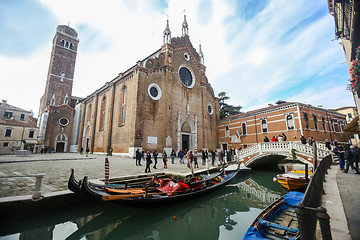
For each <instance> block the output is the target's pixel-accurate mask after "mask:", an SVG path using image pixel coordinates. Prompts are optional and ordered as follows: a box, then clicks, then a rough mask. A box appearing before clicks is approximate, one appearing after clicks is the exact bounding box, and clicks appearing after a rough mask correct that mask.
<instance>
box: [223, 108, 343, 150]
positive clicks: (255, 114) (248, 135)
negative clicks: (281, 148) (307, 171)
mask: <svg viewBox="0 0 360 240" xmlns="http://www.w3.org/2000/svg"><path fill="white" fill-rule="evenodd" d="M345 125H346V115H344V114H341V113H338V112H336V111H334V110H327V109H324V108H320V107H314V106H311V105H308V104H302V103H298V102H285V101H278V102H277V103H276V104H275V105H272V104H269V106H268V107H265V108H260V109H256V110H253V111H249V112H245V113H240V114H236V115H233V116H229V117H226V118H224V119H222V120H221V121H220V125H219V141H220V145H221V148H222V149H229V148H239V147H241V148H244V147H247V146H250V145H253V144H256V143H259V142H264V138H265V136H267V137H268V139H269V141H270V142H271V139H272V137H273V136H275V137H278V136H279V135H282V133H284V134H285V136H286V141H297V142H299V141H300V137H301V135H303V136H304V137H305V138H306V139H308V138H309V137H310V136H311V137H313V138H314V140H315V141H322V142H323V141H325V139H328V140H329V141H330V142H333V141H335V140H336V141H337V142H348V141H349V136H348V135H347V134H345V133H343V128H344V126H345Z"/></svg>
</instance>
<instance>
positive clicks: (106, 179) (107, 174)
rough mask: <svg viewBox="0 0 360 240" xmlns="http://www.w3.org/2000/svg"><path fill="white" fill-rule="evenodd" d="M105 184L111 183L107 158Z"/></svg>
mask: <svg viewBox="0 0 360 240" xmlns="http://www.w3.org/2000/svg"><path fill="white" fill-rule="evenodd" d="M105 183H106V184H107V183H109V159H108V158H105Z"/></svg>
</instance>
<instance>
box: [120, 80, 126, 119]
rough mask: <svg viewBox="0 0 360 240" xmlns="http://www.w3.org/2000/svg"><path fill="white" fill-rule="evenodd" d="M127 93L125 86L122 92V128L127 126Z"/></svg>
mask: <svg viewBox="0 0 360 240" xmlns="http://www.w3.org/2000/svg"><path fill="white" fill-rule="evenodd" d="M126 92H127V87H126V86H124V88H123V90H122V92H121V95H120V96H121V104H120V119H119V120H120V126H123V125H124V124H125V114H126Z"/></svg>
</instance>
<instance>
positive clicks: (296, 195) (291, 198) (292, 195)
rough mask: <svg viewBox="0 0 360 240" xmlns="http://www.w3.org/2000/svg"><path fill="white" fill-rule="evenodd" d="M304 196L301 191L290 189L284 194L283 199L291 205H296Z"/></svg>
mask: <svg viewBox="0 0 360 240" xmlns="http://www.w3.org/2000/svg"><path fill="white" fill-rule="evenodd" d="M303 197H304V194H303V193H301V192H296V191H291V192H288V193H287V194H285V195H284V201H285V202H286V203H287V204H288V205H290V206H293V207H296V204H298V203H300V202H301V201H302V199H303Z"/></svg>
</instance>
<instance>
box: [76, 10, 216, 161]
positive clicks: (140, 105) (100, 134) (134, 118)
mask: <svg viewBox="0 0 360 240" xmlns="http://www.w3.org/2000/svg"><path fill="white" fill-rule="evenodd" d="M163 38H164V42H163V45H162V46H161V48H160V49H159V50H156V51H155V52H154V53H153V54H151V55H150V56H148V57H146V58H145V59H143V60H141V61H138V62H137V63H136V64H135V66H133V67H131V68H130V69H128V70H126V71H125V72H122V73H120V74H119V75H118V76H116V77H115V78H114V79H113V80H111V81H109V82H107V83H106V84H105V85H104V86H103V87H101V88H100V89H98V90H96V91H95V92H94V93H92V94H90V95H89V96H87V97H86V98H85V99H84V100H83V102H82V104H83V111H82V116H81V123H80V132H79V147H80V146H81V147H83V148H84V149H86V148H89V150H90V152H94V153H107V152H109V151H110V149H111V151H112V152H113V153H118V154H129V155H132V154H133V153H134V151H135V150H136V149H137V148H139V149H144V150H145V151H147V150H149V151H153V150H155V149H156V150H157V151H158V152H162V151H163V150H165V151H167V152H168V153H170V151H171V149H174V150H176V151H177V150H179V149H192V150H194V149H196V148H199V149H203V148H208V149H217V148H218V123H219V111H218V109H219V103H218V102H219V100H218V98H216V97H215V96H214V91H213V88H212V87H211V85H210V83H209V82H208V79H207V77H206V75H205V70H206V68H205V66H204V59H203V53H202V51H201V46H200V47H199V52H197V51H196V49H195V48H194V47H193V45H192V43H191V41H190V38H189V35H188V24H187V21H186V16H184V22H183V24H182V36H181V37H174V38H172V37H171V31H170V27H169V22H167V25H166V28H165V31H164V35H163ZM105 81H106V80H104V82H105Z"/></svg>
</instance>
